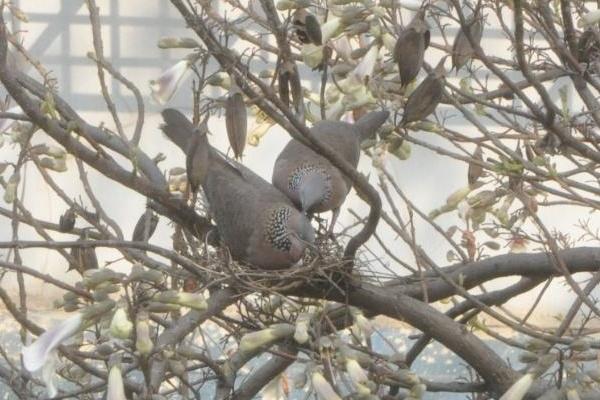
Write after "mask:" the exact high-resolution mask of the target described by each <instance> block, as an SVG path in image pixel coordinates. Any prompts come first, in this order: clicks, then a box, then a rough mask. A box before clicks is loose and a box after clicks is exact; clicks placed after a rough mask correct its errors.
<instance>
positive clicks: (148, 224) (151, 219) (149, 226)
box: [131, 208, 158, 242]
mask: <svg viewBox="0 0 600 400" xmlns="http://www.w3.org/2000/svg"><path fill="white" fill-rule="evenodd" d="M157 224H158V216H157V215H156V214H155V213H154V212H153V211H152V210H151V209H149V208H147V209H146V211H145V212H144V213H143V214H142V215H141V216H140V218H139V219H138V221H137V223H136V224H135V228H134V229H133V235H132V237H131V241H133V242H147V241H148V240H149V239H150V238H151V237H152V235H153V234H154V231H155V230H156V225H157Z"/></svg>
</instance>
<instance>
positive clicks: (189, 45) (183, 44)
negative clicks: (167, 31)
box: [158, 37, 200, 49]
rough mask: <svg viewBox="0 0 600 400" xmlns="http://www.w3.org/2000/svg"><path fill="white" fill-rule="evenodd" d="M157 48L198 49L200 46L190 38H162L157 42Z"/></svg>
mask: <svg viewBox="0 0 600 400" xmlns="http://www.w3.org/2000/svg"><path fill="white" fill-rule="evenodd" d="M158 47H159V48H161V49H177V48H180V49H194V48H197V47H200V44H199V43H198V42H197V41H196V40H195V39H192V38H178V37H164V38H160V39H159V40H158Z"/></svg>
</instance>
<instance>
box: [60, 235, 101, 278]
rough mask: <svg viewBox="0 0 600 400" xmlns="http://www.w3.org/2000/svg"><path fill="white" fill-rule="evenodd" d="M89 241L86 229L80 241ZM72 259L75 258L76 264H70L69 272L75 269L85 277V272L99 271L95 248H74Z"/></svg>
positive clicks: (72, 249)
mask: <svg viewBox="0 0 600 400" xmlns="http://www.w3.org/2000/svg"><path fill="white" fill-rule="evenodd" d="M88 239H89V232H88V230H87V229H86V230H85V231H84V233H83V234H82V235H81V237H80V240H88ZM71 257H73V259H74V260H73V261H74V262H71V263H69V268H68V269H67V271H71V270H73V269H74V270H76V271H77V272H79V273H80V274H81V275H83V274H84V272H85V271H88V270H91V269H98V257H96V249H95V248H93V247H72V248H71Z"/></svg>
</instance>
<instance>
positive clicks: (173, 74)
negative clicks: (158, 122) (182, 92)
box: [150, 58, 191, 104]
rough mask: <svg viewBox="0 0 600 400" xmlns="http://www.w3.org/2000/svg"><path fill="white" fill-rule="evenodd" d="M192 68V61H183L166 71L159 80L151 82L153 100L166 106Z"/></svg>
mask: <svg viewBox="0 0 600 400" xmlns="http://www.w3.org/2000/svg"><path fill="white" fill-rule="evenodd" d="M190 66H191V63H190V60H189V59H187V58H186V59H183V60H181V61H179V62H178V63H177V64H175V65H173V66H172V67H171V68H169V69H168V70H166V71H164V72H163V73H162V74H161V75H160V76H159V77H158V79H157V80H155V81H150V90H151V91H152V98H153V99H154V100H156V102H157V103H159V104H165V103H167V102H168V101H169V100H171V97H173V95H174V94H175V92H176V91H177V89H178V88H179V85H180V84H181V82H182V81H183V77H184V76H185V75H186V74H187V72H188V71H189V70H190Z"/></svg>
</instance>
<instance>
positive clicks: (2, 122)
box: [0, 106, 23, 133]
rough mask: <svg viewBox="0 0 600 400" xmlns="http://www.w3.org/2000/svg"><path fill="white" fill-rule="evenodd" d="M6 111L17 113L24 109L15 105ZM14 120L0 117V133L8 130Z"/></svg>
mask: <svg viewBox="0 0 600 400" xmlns="http://www.w3.org/2000/svg"><path fill="white" fill-rule="evenodd" d="M5 112H7V113H13V114H16V113H22V112H23V110H22V109H21V107H19V106H14V107H11V108H9V109H8V110H6V111H5ZM14 122H15V120H14V119H10V118H1V119H0V133H2V132H4V131H6V130H8V128H10V127H11V126H12V124H13V123H14Z"/></svg>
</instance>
